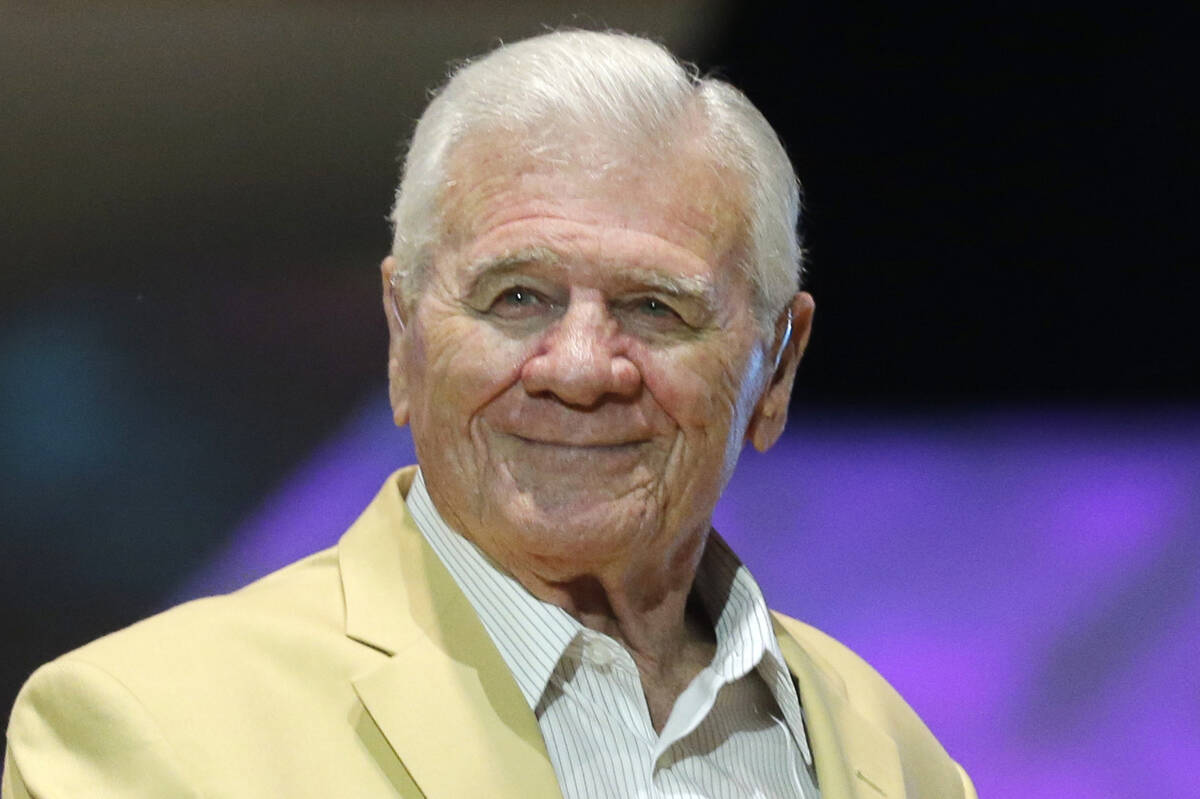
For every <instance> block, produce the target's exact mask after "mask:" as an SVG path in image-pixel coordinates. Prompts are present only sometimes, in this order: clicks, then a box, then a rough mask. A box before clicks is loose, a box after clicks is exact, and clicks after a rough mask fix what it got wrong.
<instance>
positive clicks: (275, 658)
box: [0, 467, 975, 799]
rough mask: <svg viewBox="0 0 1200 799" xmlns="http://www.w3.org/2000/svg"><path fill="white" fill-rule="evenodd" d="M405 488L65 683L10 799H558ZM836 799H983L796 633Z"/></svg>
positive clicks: (809, 637) (886, 704)
mask: <svg viewBox="0 0 1200 799" xmlns="http://www.w3.org/2000/svg"><path fill="white" fill-rule="evenodd" d="M413 474H414V469H413V468H411V467H410V468H409V469H405V470H402V471H400V472H398V473H396V474H395V475H393V476H392V477H391V478H389V480H388V481H387V483H385V484H384V487H383V489H382V490H381V491H380V493H379V495H378V496H377V497H376V498H375V500H374V501H372V503H371V504H370V505H369V506H368V507H367V509H366V510H365V511H364V512H363V514H362V516H361V517H359V519H358V521H356V522H355V523H354V525H353V526H352V527H351V528H350V530H349V531H347V532H346V534H345V535H344V536H343V537H342V538H341V540H340V541H339V542H338V544H337V546H336V547H333V548H331V549H328V550H325V551H323V552H319V553H317V554H315V555H312V556H311V557H308V558H305V559H304V560H302V561H299V562H297V563H294V564H292V565H291V566H288V567H286V568H284V569H282V570H280V571H278V572H275V573H274V574H272V575H270V576H268V577H266V578H264V579H262V580H259V581H258V582H255V583H253V584H251V585H249V586H247V587H246V588H243V589H242V590H240V591H236V592H234V593H232V594H229V595H226V596H220V597H212V598H208V599H201V600H198V601H195V602H189V603H187V604H185V605H181V606H180V607H177V608H174V609H172V610H169V611H167V612H166V613H162V614H160V615H158V616H154V617H152V618H150V619H147V620H145V621H142V622H140V623H138V624H135V625H133V626H132V627H129V628H127V629H125V630H122V631H120V632H117V633H114V634H112V635H109V636H106V637H104V638H101V639H100V640H98V641H94V642H93V643H91V644H88V645H87V646H85V647H83V648H81V649H78V650H76V651H74V652H71V653H69V654H67V655H64V656H63V657H61V658H58V659H57V660H55V661H53V662H51V663H49V664H47V665H45V666H43V667H42V668H41V669H39V670H38V671H37V672H35V673H34V675H33V676H32V677H31V678H30V680H29V682H28V683H26V685H25V687H24V688H23V689H22V691H21V694H20V696H19V697H18V699H17V702H16V704H15V706H14V708H13V712H12V717H11V719H10V722H9V727H8V748H7V752H6V755H5V761H4V776H3V783H2V784H3V788H2V789H0V794H2V796H3V799H26V797H38V798H39V799H59V798H60V797H70V798H71V799H75V798H77V797H89V798H99V797H147V799H149V798H150V797H153V799H164V798H165V797H253V798H254V799H263V798H264V797H287V799H300V798H301V797H321V799H333V798H334V797H355V798H356V799H357V798H361V797H394V796H401V797H427V798H428V799H458V798H459V797H512V799H518V798H520V799H525V798H526V797H558V796H560V793H559V788H558V782H557V780H556V778H555V775H554V769H553V767H552V766H551V764H550V760H549V757H548V756H547V754H546V748H545V745H544V744H543V742H542V736H541V732H540V731H539V729H538V723H537V720H536V719H535V718H534V715H533V713H532V712H531V711H530V709H529V706H528V705H526V703H525V700H524V698H523V697H522V696H521V693H520V691H519V690H518V689H517V686H516V683H515V682H514V681H513V679H512V676H511V675H510V673H509V671H508V668H507V667H506V666H505V664H504V661H503V660H502V659H501V657H500V654H499V653H498V652H497V651H496V648H495V647H494V646H493V644H492V642H491V639H490V638H488V635H487V633H486V632H485V631H484V629H483V627H482V625H481V624H480V622H479V619H478V617H477V616H476V615H475V612H474V610H473V609H472V608H471V605H470V603H469V602H468V601H467V599H466V597H465V596H464V595H463V594H462V592H461V591H460V590H459V588H458V586H457V585H456V584H455V583H454V580H453V579H452V578H451V577H450V575H449V574H448V573H447V571H446V569H445V567H443V566H442V564H441V562H440V561H439V560H438V558H437V556H436V555H435V554H434V553H433V551H432V550H431V549H430V548H429V546H428V544H427V543H426V542H425V539H424V537H423V536H422V535H421V534H420V532H419V531H418V530H417V528H416V526H415V524H414V523H413V521H412V518H411V517H410V516H409V514H408V510H407V508H406V506H405V504H404V495H405V494H407V492H408V488H409V486H410V485H411V482H412V478H413ZM776 634H777V635H778V636H779V642H780V646H781V648H782V650H783V655H784V658H785V659H786V660H787V663H788V666H789V667H790V669H791V671H792V673H793V675H794V676H795V678H796V681H797V684H798V686H799V688H800V695H801V703H802V705H803V707H804V713H805V722H806V724H807V729H808V734H809V739H810V744H811V746H812V750H813V756H814V758H815V762H816V769H817V778H818V781H819V783H820V789H821V795H822V797H824V799H852V798H853V799H879V797H887V798H888V799H903V797H909V799H921V798H925V797H928V798H929V799H958V798H959V797H962V798H963V799H974V797H975V791H974V789H973V788H972V787H971V783H970V780H969V779H968V778H967V776H966V774H965V772H963V771H962V769H961V768H959V767H958V765H957V764H956V763H954V761H952V760H951V759H950V758H949V757H948V756H947V755H946V753H945V751H944V750H943V749H942V747H941V746H940V745H939V744H938V743H937V741H936V740H935V739H934V737H933V736H932V735H931V734H930V732H929V731H928V730H927V729H926V727H925V726H924V724H922V723H921V721H920V719H918V718H917V716H916V714H915V713H913V711H912V710H911V709H910V708H909V707H908V705H906V704H905V703H904V701H903V700H902V699H901V698H900V697H899V695H898V694H896V692H895V691H894V690H893V689H892V688H891V687H890V686H889V685H888V684H887V683H886V682H884V680H883V679H882V678H881V677H880V676H879V675H878V674H877V673H876V672H875V671H873V670H872V669H871V668H870V667H869V666H867V665H866V664H865V663H864V662H863V661H862V660H860V659H859V658H857V657H856V656H855V655H853V654H852V653H851V652H850V651H849V650H847V649H846V648H844V647H842V646H841V645H840V644H838V643H836V642H835V641H833V640H832V639H830V638H828V637H827V636H825V635H823V634H822V633H820V632H818V631H816V630H814V629H813V628H811V627H808V626H807V625H804V624H802V623H800V622H798V621H795V620H794V619H789V618H787V617H784V616H778V617H777V619H776Z"/></svg>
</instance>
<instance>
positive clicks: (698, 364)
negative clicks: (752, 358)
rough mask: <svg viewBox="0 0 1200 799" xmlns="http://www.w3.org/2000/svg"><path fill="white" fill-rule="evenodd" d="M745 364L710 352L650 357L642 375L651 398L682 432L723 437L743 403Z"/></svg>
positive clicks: (675, 353) (671, 353)
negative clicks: (653, 398)
mask: <svg viewBox="0 0 1200 799" xmlns="http://www.w3.org/2000/svg"><path fill="white" fill-rule="evenodd" d="M746 372H747V369H746V364H745V363H741V362H731V360H730V359H728V358H722V357H721V356H720V355H714V354H713V353H711V352H704V351H699V352H666V353H658V354H656V355H653V356H650V358H649V359H648V361H647V362H646V367H645V369H644V372H643V375H644V378H645V382H646V387H647V388H648V389H649V390H650V392H651V393H652V394H653V395H654V397H655V399H656V400H657V401H658V403H659V404H660V405H661V406H662V407H663V410H665V411H666V412H667V413H668V414H669V415H670V416H671V417H672V418H673V419H674V420H675V422H676V423H677V424H678V425H679V426H680V427H681V428H683V429H684V430H685V431H689V430H690V431H697V430H698V431H700V432H702V433H703V434H704V435H706V436H718V437H722V438H723V437H724V436H725V433H726V431H727V430H728V429H729V426H730V425H731V424H732V423H734V422H733V420H734V418H735V417H736V416H738V415H739V406H740V405H741V404H742V403H743V396H742V395H743V394H744V393H746V392H745V391H743V384H744V383H746V382H748V381H747V380H746V379H744V378H745V377H746Z"/></svg>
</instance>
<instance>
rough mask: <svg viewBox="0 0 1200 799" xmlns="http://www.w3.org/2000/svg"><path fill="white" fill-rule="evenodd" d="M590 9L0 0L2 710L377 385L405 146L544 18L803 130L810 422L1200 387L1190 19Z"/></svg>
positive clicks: (1030, 8)
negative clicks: (738, 95) (381, 306)
mask: <svg viewBox="0 0 1200 799" xmlns="http://www.w3.org/2000/svg"><path fill="white" fill-rule="evenodd" d="M498 6H499V7H498ZM785 6H786V7H787V9H788V10H783V9H784V7H785ZM589 9H590V10H589V12H588V13H587V15H576V14H574V13H573V12H574V8H572V7H571V6H570V5H569V4H561V3H549V2H543V3H532V2H531V3H509V4H487V3H474V2H465V1H463V2H447V3H442V4H432V3H430V4H424V3H393V4H372V3H299V4H283V3H266V2H261V3H254V2H246V3H239V4H231V5H207V4H191V5H187V6H182V5H181V6H179V7H175V6H172V5H170V4H161V3H152V2H149V1H148V0H147V2H142V3H137V2H120V3H118V2H100V3H89V4H85V3H67V4H48V5H43V4H25V3H0V15H2V16H0V204H2V205H0V219H2V220H3V222H2V225H3V226H2V228H0V237H2V238H0V258H2V259H3V261H2V266H3V268H2V270H0V313H2V314H3V316H2V319H0V443H2V450H0V465H2V467H3V482H2V484H0V506H2V507H3V517H2V518H3V522H2V524H3V531H2V537H0V608H2V609H3V614H2V615H0V625H3V626H2V627H0V640H3V641H4V642H5V646H4V649H5V655H4V657H3V658H0V704H2V705H5V706H7V705H8V704H9V703H10V702H11V697H12V696H13V695H14V694H15V692H16V690H17V687H18V685H19V684H20V682H21V680H23V678H24V677H25V676H26V675H27V674H28V673H29V671H31V670H32V669H33V668H34V667H35V666H36V665H37V664H38V663H40V662H43V661H45V660H46V659H48V658H50V657H53V656H54V655H56V654H58V653H60V652H62V651H65V650H66V649H69V648H71V647H74V646H76V645H79V644H81V643H83V642H85V641H86V640H89V639H91V638H94V637H96V636H97V635H100V634H102V633H104V632H107V631H110V630H112V629H116V628H118V627H120V626H124V625H125V624H128V623H129V622H131V621H133V620H134V619H136V618H137V617H139V616H141V615H145V614H146V613H148V612H151V611H153V610H156V609H158V608H160V607H161V606H162V604H163V603H164V602H165V601H166V598H167V597H168V596H169V595H170V594H171V591H172V589H173V587H174V586H176V585H177V584H178V583H179V582H180V580H182V579H183V578H184V577H185V576H186V575H187V574H189V573H190V572H191V571H193V570H194V569H195V568H196V566H197V564H199V563H200V562H202V561H203V559H204V557H205V556H206V554H208V553H210V552H212V551H213V550H215V549H216V548H217V547H219V546H220V545H221V544H222V543H224V541H225V540H226V538H227V536H228V535H229V534H230V531H231V530H232V528H233V526H234V525H235V523H236V522H237V521H238V519H240V518H242V517H243V516H244V515H245V514H246V513H248V512H249V511H250V510H251V509H252V508H253V507H254V506H255V505H256V503H257V501H258V500H259V499H260V498H261V497H263V496H264V495H265V494H267V493H268V492H269V491H270V490H271V489H272V488H273V487H275V486H276V485H277V484H279V482H280V481H282V480H283V478H284V476H285V475H286V473H287V471H288V470H289V468H291V467H292V466H293V465H294V464H296V463H297V462H298V461H299V460H300V459H301V458H303V456H304V455H305V454H306V453H307V452H308V451H310V450H311V448H312V447H313V446H314V445H315V444H316V443H317V442H319V441H320V440H322V438H323V437H324V436H325V435H326V434H327V433H328V432H329V431H330V430H331V429H333V428H334V427H335V426H336V425H337V424H338V422H339V420H340V419H342V418H343V417H344V416H345V415H346V414H347V413H349V412H350V410H351V409H353V408H354V407H356V406H357V405H358V404H359V403H360V402H361V401H362V400H363V398H364V397H367V396H372V395H378V394H380V393H382V392H383V391H384V368H383V366H384V351H385V327H384V324H383V317H382V315H381V312H380V311H379V310H378V296H377V295H378V283H379V279H378V272H377V264H378V261H379V259H380V258H381V257H382V256H383V255H384V254H385V252H386V250H387V248H388V246H389V241H390V238H389V231H388V228H387V225H386V224H385V222H384V216H385V214H386V213H387V210H388V208H389V206H390V202H391V193H392V191H393V188H394V184H395V179H396V172H397V166H396V159H397V154H398V152H399V151H400V146H401V144H402V141H403V139H404V138H405V137H406V136H407V134H408V131H409V129H410V127H411V124H412V121H413V120H414V119H415V117H416V115H417V114H419V113H420V108H421V106H422V104H423V102H424V98H425V96H426V95H425V92H426V90H427V89H428V88H430V87H432V86H434V85H436V84H437V83H438V82H439V80H440V78H439V76H440V75H441V74H442V73H443V72H444V68H445V64H446V63H447V62H448V61H450V60H452V59H455V58H461V57H464V56H467V55H470V54H472V53H477V52H480V51H482V50H486V49H488V48H489V47H491V46H492V45H493V44H494V42H495V41H496V38H497V37H499V36H503V37H505V38H516V37H519V36H523V35H527V34H530V33H534V32H537V31H538V30H539V29H540V23H550V24H559V23H568V24H572V23H573V24H579V25H583V26H587V27H596V26H597V25H604V24H611V25H613V26H618V27H624V28H627V29H630V30H634V31H638V32H647V33H650V34H653V35H656V36H658V37H659V38H663V39H664V40H666V41H667V42H669V43H671V44H672V45H673V46H674V47H675V49H676V50H677V51H679V52H680V53H681V54H682V55H684V56H685V57H688V58H691V59H694V60H696V61H697V62H698V63H700V64H701V66H702V67H703V68H705V69H706V70H713V71H715V72H717V73H718V74H720V75H723V76H725V77H727V78H728V79H729V80H731V81H732V82H733V83H735V84H737V85H738V86H740V87H741V88H743V89H744V90H745V91H746V92H747V93H748V94H749V95H750V97H751V99H753V100H754V101H755V102H756V103H757V104H758V105H759V107H760V108H761V109H762V110H763V111H764V113H765V114H766V115H767V117H768V118H769V119H771V120H772V122H773V123H774V124H775V125H776V127H777V129H778V130H779V132H780V134H781V135H782V137H783V138H784V140H785V142H786V144H787V146H788V149H789V151H790V153H791V155H792V158H793V160H794V161H795V163H796V166H797V169H798V171H799V173H800V175H801V177H802V178H803V180H804V183H805V187H806V191H807V206H808V211H807V220H806V227H807V233H808V244H809V248H810V254H811V264H810V287H811V289H812V291H813V292H814V294H815V295H816V297H817V303H818V313H817V322H816V330H815V334H814V337H813V341H812V345H811V348H810V351H809V355H808V357H807V359H806V361H805V364H804V366H803V368H802V370H801V376H800V381H799V386H798V391H797V397H796V402H797V403H798V404H800V405H801V406H812V407H825V408H836V409H842V408H854V409H860V410H864V411H865V412H867V413H870V414H874V415H876V416H892V415H901V414H908V415H912V414H915V415H923V416H931V415H932V416H936V415H939V414H944V413H949V412H952V411H954V410H956V409H961V408H963V407H972V408H976V407H994V406H1000V407H1008V406H1013V405H1022V406H1038V407H1042V406H1062V407H1069V408H1077V407H1086V408H1096V407H1103V408H1114V407H1115V408H1124V407H1132V406H1136V407H1139V408H1144V407H1147V406H1149V407H1162V408H1166V409H1170V408H1179V407H1185V408H1186V407H1191V408H1194V407H1196V405H1197V400H1198V399H1200V370H1198V369H1197V368H1196V363H1197V358H1196V355H1195V350H1196V346H1195V342H1196V339H1197V334H1196V325H1195V324H1194V318H1195V315H1196V310H1195V308H1196V297H1197V293H1196V288H1197V279H1196V273H1195V263H1196V256H1195V249H1194V245H1193V242H1192V241H1191V240H1190V239H1191V238H1192V237H1191V236H1190V235H1189V234H1190V233H1191V229H1192V227H1193V215H1194V212H1195V210H1196V203H1195V202H1194V196H1195V189H1194V180H1195V178H1196V177H1197V169H1196V155H1195V148H1194V144H1193V143H1194V141H1195V136H1196V133H1197V130H1196V127H1195V125H1194V124H1193V120H1192V119H1190V118H1185V116H1186V115H1188V114H1189V113H1190V112H1191V110H1192V109H1193V108H1194V105H1195V91H1194V87H1193V86H1192V84H1191V82H1190V80H1189V77H1188V70H1187V64H1186V63H1185V56H1187V55H1188V54H1189V53H1188V51H1189V49H1190V48H1191V47H1192V42H1193V41H1194V38H1195V33H1196V28H1195V25H1194V21H1193V20H1191V19H1185V18H1184V16H1183V14H1182V13H1175V12H1174V11H1169V10H1164V9H1163V8H1161V7H1160V8H1158V9H1157V10H1154V11H1124V12H1119V13H1118V12H1111V11H1107V10H1104V9H1103V8H1102V7H1088V6H1084V5H1082V4H1080V5H1078V6H1068V5H1063V4H1045V3H1043V4H1036V5H1034V4H1029V5H1026V4H1005V5H992V4H963V5H962V6H960V7H958V8H957V10H953V9H949V8H942V7H935V6H926V5H921V4H899V3H896V4H891V3H871V4H847V3H797V4H768V3H736V4H724V3H720V2H693V3H667V2H662V3H637V4H635V3H611V4H589ZM597 9H600V10H597ZM381 477H382V476H381Z"/></svg>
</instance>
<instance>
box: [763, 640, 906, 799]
mask: <svg viewBox="0 0 1200 799" xmlns="http://www.w3.org/2000/svg"><path fill="white" fill-rule="evenodd" d="M775 635H776V637H777V638H778V639H779V648H780V650H781V651H782V653H783V658H784V660H785V661H786V662H787V664H788V668H789V670H790V671H791V672H792V676H794V677H795V678H796V684H797V687H798V688H799V690H800V705H801V707H802V708H803V710H804V725H805V731H806V732H807V733H808V740H809V745H810V746H811V747H812V752H813V762H814V764H815V765H816V770H817V781H818V783H819V784H820V789H821V799H884V797H886V799H904V773H903V771H902V770H901V767H900V756H899V753H898V752H897V750H896V743H895V741H893V740H892V738H891V737H890V736H888V735H887V734H886V733H884V732H883V731H882V730H880V729H879V728H878V727H876V726H875V725H874V724H872V723H871V722H869V721H867V720H866V719H864V718H863V717H862V716H861V715H859V713H858V712H857V711H856V710H855V709H854V708H853V707H852V706H851V705H850V702H849V700H848V699H847V697H846V690H845V686H844V685H842V684H841V682H840V681H838V680H837V678H836V676H834V675H833V673H832V672H830V671H828V670H826V669H823V668H821V666H820V665H819V664H818V662H817V661H815V660H814V659H813V657H812V656H811V655H810V654H809V653H808V651H806V650H805V649H804V647H803V646H801V644H800V643H799V642H798V641H797V640H796V639H795V638H793V637H792V636H791V634H789V632H788V631H787V629H786V627H785V626H784V625H783V623H782V622H781V621H780V620H779V619H778V618H776V619H775Z"/></svg>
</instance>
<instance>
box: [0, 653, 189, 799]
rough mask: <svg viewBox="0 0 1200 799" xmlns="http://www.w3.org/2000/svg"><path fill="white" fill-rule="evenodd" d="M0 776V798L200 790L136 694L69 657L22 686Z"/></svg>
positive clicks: (129, 797) (169, 795) (167, 796)
mask: <svg viewBox="0 0 1200 799" xmlns="http://www.w3.org/2000/svg"><path fill="white" fill-rule="evenodd" d="M0 784H2V786H3V787H2V788H0V796H2V799H66V798H67V797H80V796H87V797H121V799H136V798H138V797H146V799H150V797H162V798H164V799H173V798H174V797H199V796H200V793H199V792H198V791H197V790H196V789H195V787H193V785H192V784H191V782H190V781H189V780H188V779H187V777H186V776H185V773H184V762H183V760H182V759H181V758H180V756H179V754H178V753H177V752H176V751H175V750H174V749H173V748H172V746H171V744H170V743H169V742H168V741H167V739H166V738H165V736H164V735H163V733H162V731H161V729H160V728H159V727H158V725H157V724H156V723H155V721H154V719H153V718H152V717H151V715H150V713H149V712H148V711H147V709H146V708H145V707H144V706H143V705H142V703H141V702H140V701H139V700H138V699H137V697H136V696H135V695H134V694H133V693H132V692H131V691H129V690H128V689H127V688H126V687H125V686H124V685H123V684H122V683H121V682H120V681H119V680H117V679H116V678H115V677H113V676H112V675H110V674H109V673H108V672H106V671H104V670H103V669H101V668H99V667H97V666H95V665H92V664H91V663H88V662H87V661H83V660H80V659H77V658H70V657H68V658H62V659H59V660H56V661H54V662H52V663H49V664H47V665H45V666H43V667H42V668H41V669H39V670H38V671H36V672H35V673H34V675H33V676H32V677H30V679H29V681H28V682H27V683H26V684H25V687H24V688H22V689H21V693H20V694H19V695H18V697H17V701H16V704H15V705H14V706H13V712H12V717H11V718H10V720H9V725H8V749H7V752H6V753H5V758H4V776H3V782H2V783H0Z"/></svg>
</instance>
